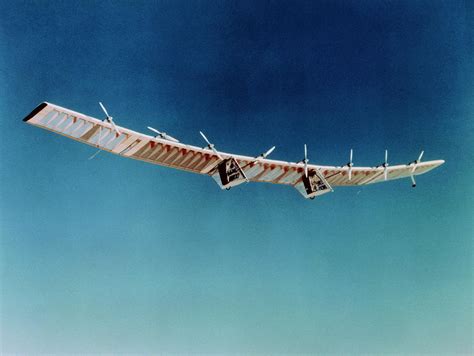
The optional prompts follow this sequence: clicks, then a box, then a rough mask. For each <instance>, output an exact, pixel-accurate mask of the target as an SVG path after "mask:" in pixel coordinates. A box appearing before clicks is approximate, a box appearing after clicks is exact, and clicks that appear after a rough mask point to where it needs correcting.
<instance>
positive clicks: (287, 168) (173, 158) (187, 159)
mask: <svg viewBox="0 0 474 356" xmlns="http://www.w3.org/2000/svg"><path fill="white" fill-rule="evenodd" d="M110 119H111V118H110ZM23 121H25V122H26V123H28V124H30V125H33V126H37V127H40V128H43V129H46V130H49V131H53V132H56V133H58V134H60V135H63V136H66V137H68V138H71V139H73V140H76V141H79V142H82V143H86V144H88V145H91V146H94V147H96V148H98V149H101V150H105V151H108V152H111V153H114V154H117V155H120V156H123V157H127V158H132V159H136V160H140V161H144V162H148V163H152V164H157V165H161V166H167V167H172V168H176V169H180V170H184V171H190V172H193V173H199V174H206V175H210V176H212V177H213V178H214V179H215V180H216V182H217V183H218V184H219V186H220V187H221V188H222V189H224V188H225V189H230V188H231V187H233V186H236V185H238V184H241V183H245V182H249V181H252V182H267V183H274V184H285V185H292V186H294V187H295V188H296V189H297V190H298V191H299V192H300V193H301V194H302V195H303V196H304V197H305V198H314V197H315V196H318V195H321V194H325V193H327V192H330V191H332V187H336V186H357V185H366V184H373V183H378V182H383V181H385V180H395V179H400V178H409V177H411V178H412V180H413V182H414V176H417V175H420V174H424V173H426V172H428V171H430V170H432V169H434V168H436V167H438V166H440V165H442V164H443V163H444V161H443V160H436V161H426V162H419V160H417V161H414V162H411V163H409V164H402V165H395V166H388V167H385V166H384V165H382V166H379V167H354V166H352V163H351V164H348V165H345V166H320V165H311V164H308V165H307V168H308V171H307V174H305V169H304V166H305V164H304V162H284V161H278V160H272V159H267V158H266V155H264V154H262V155H261V156H258V157H250V156H243V155H236V154H230V153H226V152H221V151H217V150H216V149H215V148H214V147H213V146H212V147H210V146H209V147H208V148H201V147H197V146H192V145H187V144H183V143H180V142H176V141H177V140H170V139H168V140H167V139H165V138H163V137H165V136H163V135H162V136H156V137H153V136H149V135H146V134H143V133H139V132H136V131H133V130H130V129H127V128H125V127H121V126H118V125H115V123H114V122H113V121H111V120H107V119H106V120H104V121H102V120H98V119H95V118H93V117H90V116H87V115H84V114H81V113H78V112H75V111H72V110H69V109H66V108H63V107H60V106H58V105H54V104H50V103H47V102H44V103H41V104H40V105H38V106H37V107H36V108H35V109H34V110H33V111H32V112H31V113H30V114H29V115H28V116H26V117H25V118H24V119H23ZM271 151H273V149H271V150H269V151H267V152H271ZM349 171H351V172H350V174H349ZM385 174H386V177H385ZM385 178H386V179H385Z"/></svg>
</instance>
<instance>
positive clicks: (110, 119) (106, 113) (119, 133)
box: [99, 101, 122, 136]
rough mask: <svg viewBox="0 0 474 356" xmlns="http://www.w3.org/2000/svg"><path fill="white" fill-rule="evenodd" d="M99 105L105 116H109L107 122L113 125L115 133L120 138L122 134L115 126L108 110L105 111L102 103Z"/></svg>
mask: <svg viewBox="0 0 474 356" xmlns="http://www.w3.org/2000/svg"><path fill="white" fill-rule="evenodd" d="M99 105H100V107H101V108H102V110H103V111H104V113H105V115H106V116H107V117H106V118H105V120H106V121H107V122H108V123H110V124H111V125H112V128H113V129H114V131H115V132H116V133H117V135H118V136H120V135H121V134H122V133H121V132H120V131H119V129H118V127H117V126H116V125H115V122H114V119H113V117H112V116H110V115H109V113H108V112H107V109H105V107H104V105H102V103H101V102H100V101H99Z"/></svg>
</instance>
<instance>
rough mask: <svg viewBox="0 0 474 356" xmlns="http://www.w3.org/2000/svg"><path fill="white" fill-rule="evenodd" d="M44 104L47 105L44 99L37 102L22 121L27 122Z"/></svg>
mask: <svg viewBox="0 0 474 356" xmlns="http://www.w3.org/2000/svg"><path fill="white" fill-rule="evenodd" d="M46 106H48V103H47V102H46V101H44V102H42V103H41V104H39V105H38V106H37V107H36V108H34V109H33V111H32V112H30V113H29V114H28V115H27V116H26V117H25V118H24V119H23V122H27V121H28V120H30V119H31V118H32V117H34V116H35V115H36V114H38V113H39V112H40V111H41V110H43V109H44V108H45V107H46Z"/></svg>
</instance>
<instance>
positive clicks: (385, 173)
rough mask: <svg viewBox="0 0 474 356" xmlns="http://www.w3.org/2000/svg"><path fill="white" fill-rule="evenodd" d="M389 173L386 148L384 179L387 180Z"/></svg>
mask: <svg viewBox="0 0 474 356" xmlns="http://www.w3.org/2000/svg"><path fill="white" fill-rule="evenodd" d="M387 175H388V150H385V162H384V164H383V180H387Z"/></svg>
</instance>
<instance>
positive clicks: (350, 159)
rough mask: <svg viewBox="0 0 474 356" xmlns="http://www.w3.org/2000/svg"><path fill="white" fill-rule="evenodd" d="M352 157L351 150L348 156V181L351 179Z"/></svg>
mask: <svg viewBox="0 0 474 356" xmlns="http://www.w3.org/2000/svg"><path fill="white" fill-rule="evenodd" d="M352 156H353V150H352V148H351V153H350V154H349V164H348V166H349V180H351V179H352Z"/></svg>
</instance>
